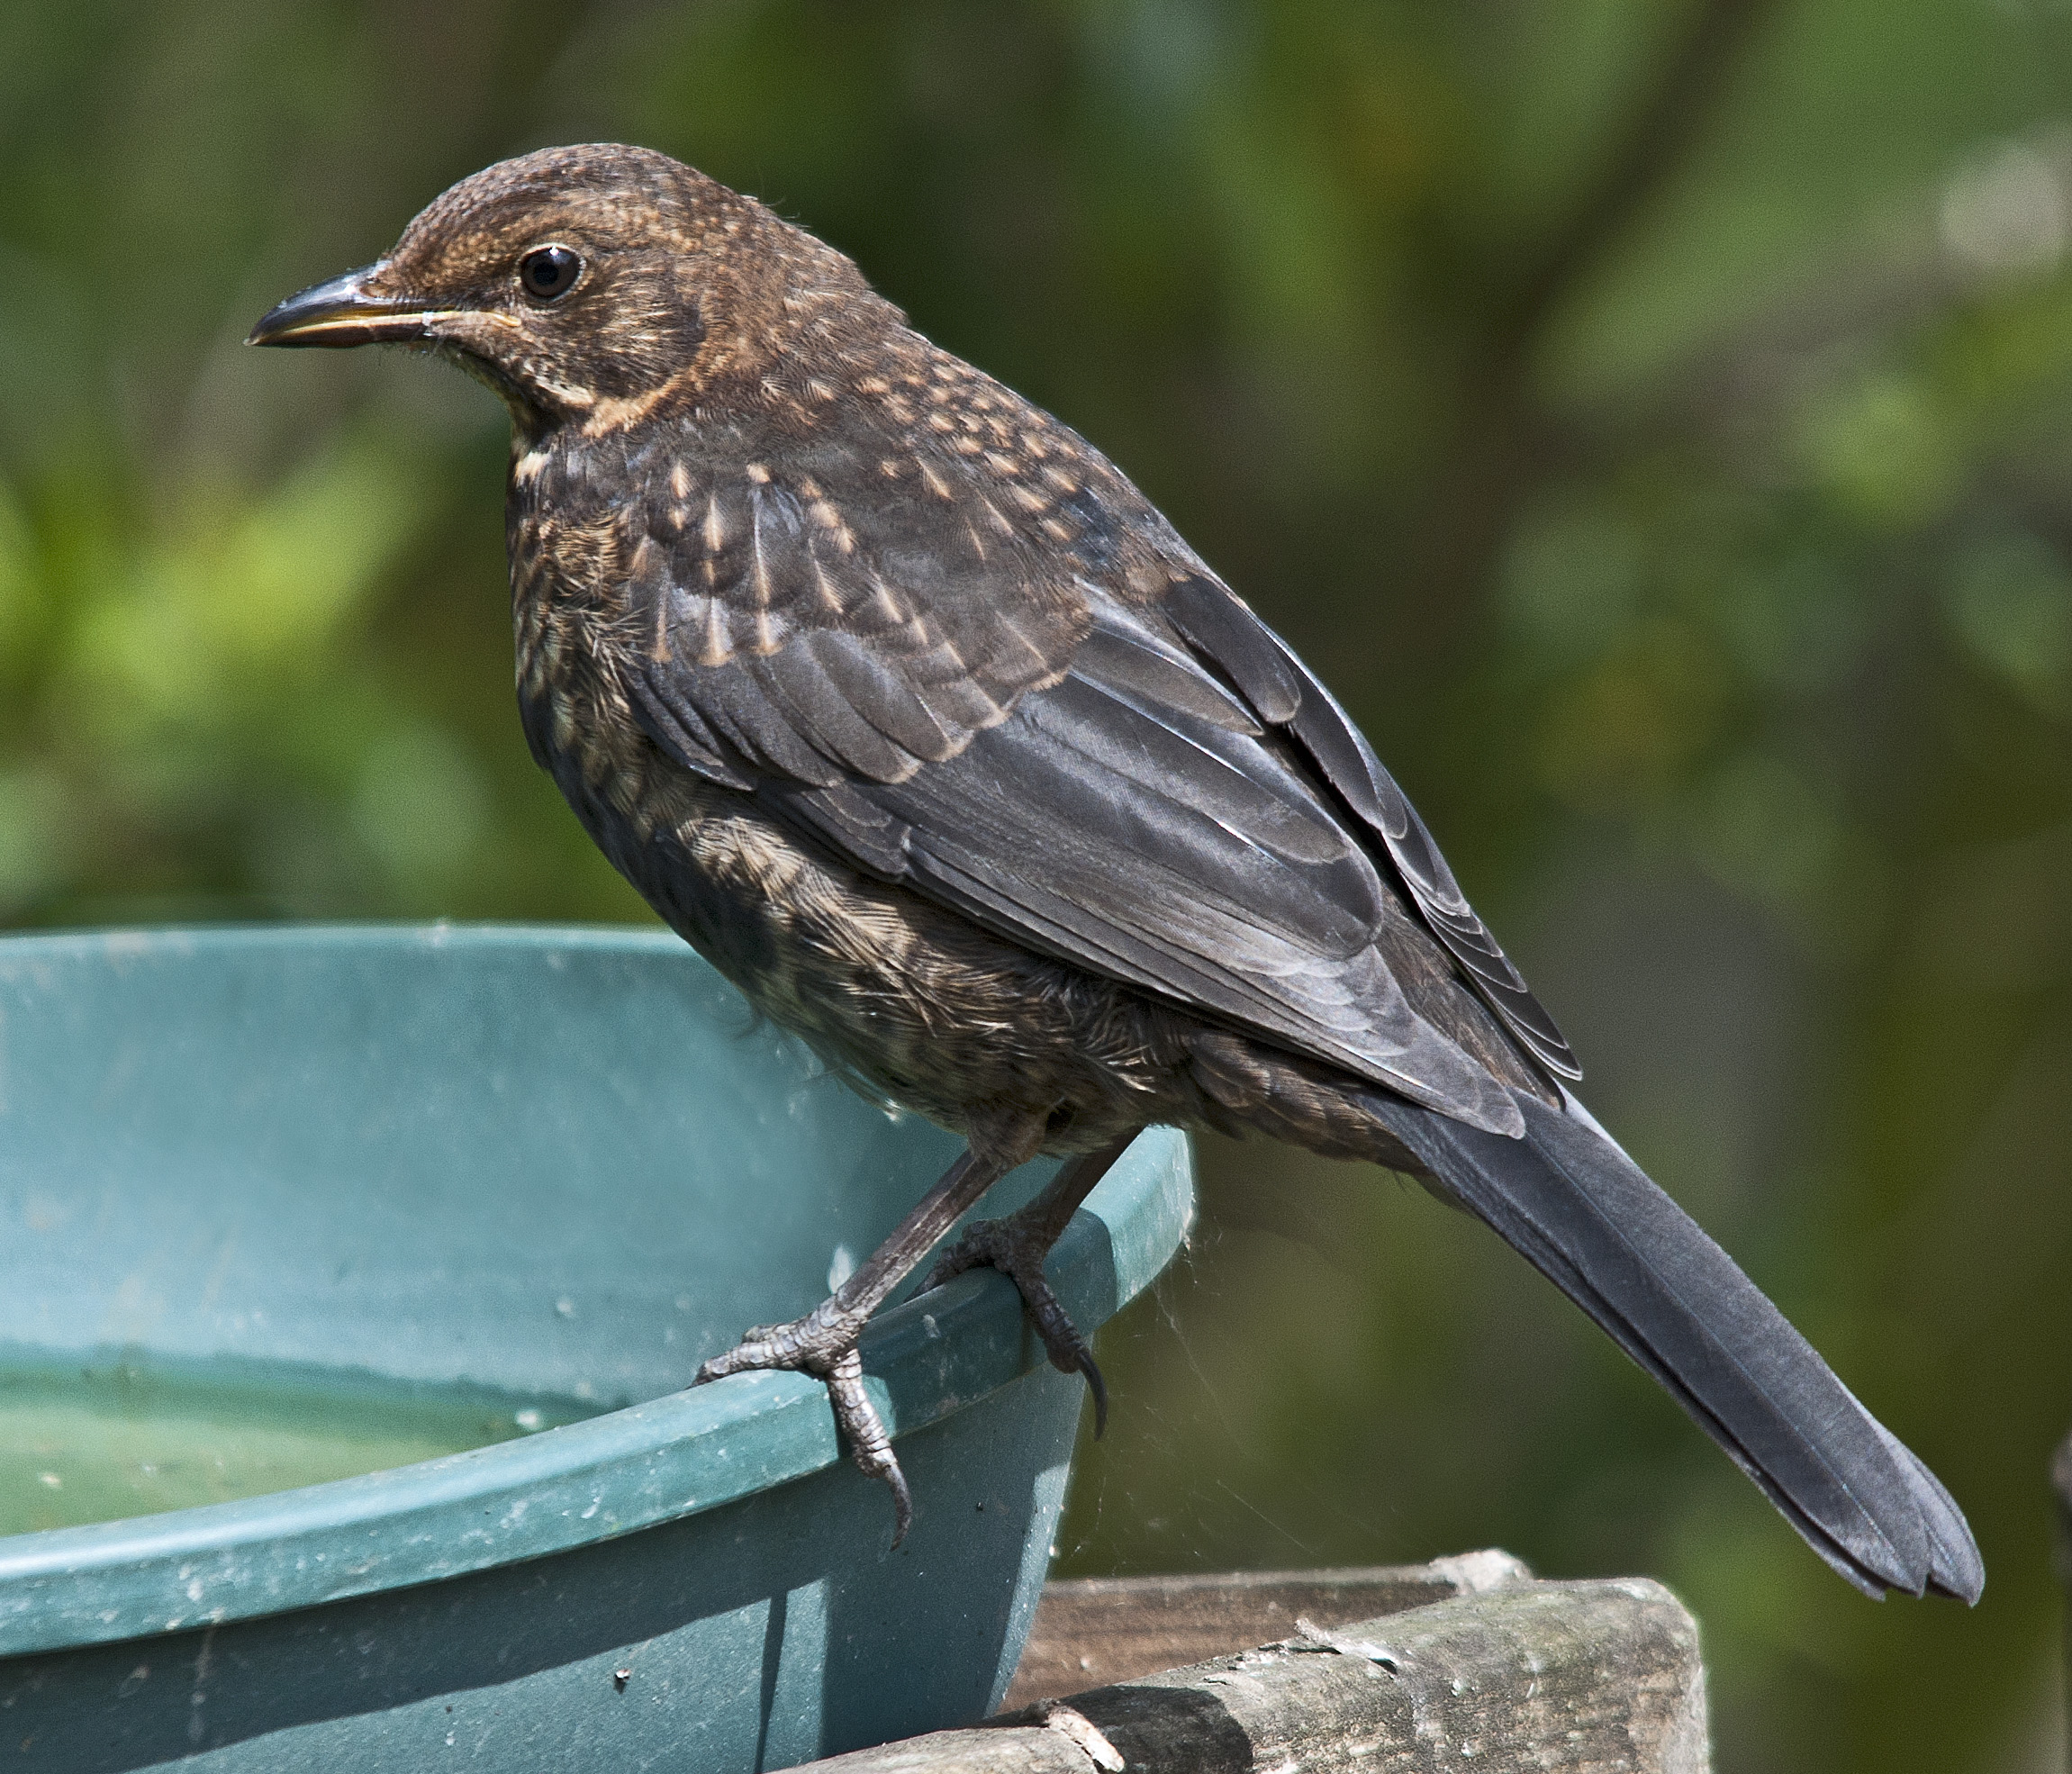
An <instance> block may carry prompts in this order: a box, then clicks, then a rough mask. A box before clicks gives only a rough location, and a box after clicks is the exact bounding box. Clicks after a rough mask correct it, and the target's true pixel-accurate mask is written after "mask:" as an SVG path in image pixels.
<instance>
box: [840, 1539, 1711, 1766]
mask: <svg viewBox="0 0 2072 1774" xmlns="http://www.w3.org/2000/svg"><path fill="white" fill-rule="evenodd" d="M1307 1627H1308V1628H1309V1629H1308V1630H1304V1631H1302V1632H1300V1633H1298V1635H1296V1636H1294V1637H1292V1638H1290V1639H1289V1640H1287V1641H1285V1642H1283V1643H1280V1644H1275V1645H1268V1646H1266V1647H1263V1648H1262V1649H1259V1650H1254V1651H1248V1652H1241V1653H1239V1654H1237V1655H1235V1656H1228V1657H1218V1658H1216V1659H1214V1660H1212V1661H1208V1662H1206V1663H1199V1664H1196V1665H1195V1666H1193V1667H1192V1668H1190V1669H1183V1670H1169V1671H1167V1672H1165V1673H1163V1674H1160V1675H1154V1676H1147V1677H1145V1678H1142V1679H1138V1680H1135V1681H1126V1682H1121V1683H1117V1684H1114V1685H1111V1686H1108V1687H1106V1688H1095V1689H1092V1690H1090V1692H1087V1693H1083V1694H1078V1695H1074V1696H1073V1697H1072V1698H1071V1699H1070V1700H1069V1701H1068V1702H1064V1703H1062V1704H1061V1703H1058V1702H1046V1703H1044V1705H1043V1706H1038V1707H1033V1708H1030V1709H1029V1710H1028V1712H1027V1713H1026V1714H1024V1715H1018V1716H1017V1715H1004V1716H1003V1717H1002V1719H1001V1720H1000V1721H999V1722H998V1723H996V1724H992V1725H989V1726H981V1727H979V1728H977V1729H975V1730H972V1731H946V1732H937V1733H934V1734H932V1735H930V1736H927V1737H916V1738H912V1739H910V1740H909V1741H908V1742H903V1743H895V1744H891V1745H888V1746H887V1747H885V1748H883V1749H877V1750H861V1751H855V1752H854V1753H852V1754H849V1755H846V1756H837V1757H835V1758H834V1759H832V1760H828V1761H821V1762H814V1763H812V1764H810V1766H811V1768H812V1769H813V1770H814V1774H1094V1771H1095V1770H1100V1774H1121V1770H1124V1769H1128V1770H1133V1774H1266V1770H1269V1769H1271V1770H1273V1774H1296V1770H1301V1774H1337V1771H1338V1770H1345V1774H1352V1770H1359V1771H1360V1774H1436V1770H1439V1769H1448V1770H1457V1769H1461V1768H1466V1767H1473V1768H1483V1769H1536V1770H1557V1769H1566V1770H1574V1771H1575V1774H1583V1771H1584V1770H1589V1774H1614V1770H1618V1774H1706V1769H1708V1768H1709V1767H1710V1765H1711V1764H1710V1760H1709V1757H1708V1751H1707V1748H1706V1704H1705V1678H1704V1671H1703V1669H1702V1666H1701V1665H1700V1663H1699V1661H1698V1643H1697V1625H1696V1624H1695V1623H1694V1622H1693V1621H1692V1619H1691V1617H1690V1616H1689V1615H1688V1614H1687V1613H1686V1612H1685V1611H1684V1609H1683V1608H1682V1607H1681V1606H1680V1605H1679V1604H1678V1602H1677V1600H1676V1598H1674V1597H1673V1596H1671V1595H1670V1594H1669V1591H1668V1590H1666V1589H1664V1588H1662V1587H1661V1586H1660V1584H1657V1583H1651V1582H1648V1581H1646V1580H1644V1579H1621V1580H1617V1581H1612V1582H1595V1583H1520V1584H1516V1585H1511V1586H1506V1587H1501V1588H1495V1589H1491V1590H1488V1591H1487V1592H1485V1593H1483V1594H1479V1595H1463V1596H1459V1597H1456V1598H1454V1599H1452V1600H1449V1601H1442V1602H1436V1603H1433V1604H1431V1605H1429V1606H1426V1607H1416V1608H1412V1609H1409V1610H1407V1611H1406V1612H1403V1613H1398V1614H1392V1615H1383V1616H1378V1617H1376V1618H1373V1619H1371V1620H1366V1621H1362V1622H1359V1623H1356V1624H1353V1625H1346V1626H1344V1627H1341V1628H1339V1629H1337V1630H1335V1631H1334V1630H1331V1629H1328V1628H1325V1627H1321V1626H1318V1625H1316V1623H1315V1622H1309V1623H1307Z"/></svg>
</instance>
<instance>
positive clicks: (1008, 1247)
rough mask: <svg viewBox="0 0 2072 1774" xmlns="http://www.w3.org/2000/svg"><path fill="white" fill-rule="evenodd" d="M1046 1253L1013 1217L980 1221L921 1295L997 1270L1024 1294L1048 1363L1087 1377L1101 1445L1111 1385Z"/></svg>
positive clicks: (941, 1260)
mask: <svg viewBox="0 0 2072 1774" xmlns="http://www.w3.org/2000/svg"><path fill="white" fill-rule="evenodd" d="M1048 1254H1049V1241H1047V1240H1045V1239H1041V1238H1039V1237H1038V1236H1037V1235H1036V1234H1035V1233H1033V1232H1032V1231H1031V1229H1030V1228H1029V1227H1027V1226H1020V1225H1017V1224H1016V1217H1015V1216H1014V1215H1011V1214H1010V1215H1009V1216H1008V1217H1007V1218H1005V1219H982V1220H980V1221H978V1222H977V1223H976V1224H975V1225H973V1226H966V1227H965V1228H964V1235H962V1236H961V1237H960V1238H958V1240H957V1241H956V1243H955V1244H954V1245H951V1246H950V1247H949V1248H948V1249H947V1250H946V1251H945V1252H944V1253H943V1254H942V1255H941V1256H939V1257H937V1258H936V1264H935V1267H934V1268H932V1269H931V1270H929V1271H928V1277H927V1281H923V1282H922V1283H921V1291H923V1292H924V1293H925V1292H926V1291H927V1290H928V1289H930V1288H939V1287H941V1286H942V1284H943V1283H944V1282H945V1281H948V1280H950V1279H951V1277H952V1276H955V1275H961V1274H963V1273H964V1271H965V1270H967V1269H980V1268H986V1269H997V1270H999V1271H1000V1273H1001V1274H1003V1275H1005V1276H1006V1277H1007V1278H1008V1279H1009V1281H1012V1282H1013V1283H1014V1284H1015V1287H1016V1289H1017V1290H1018V1291H1019V1292H1020V1294H1021V1297H1022V1305H1023V1307H1024V1308H1026V1309H1027V1312H1028V1315H1029V1319H1030V1321H1031V1322H1032V1323H1033V1324H1034V1325H1035V1326H1036V1335H1037V1336H1039V1337H1040V1338H1042V1339H1043V1346H1044V1352H1045V1353H1046V1354H1047V1355H1048V1356H1049V1357H1050V1364H1051V1365H1052V1366H1053V1367H1054V1368H1055V1369H1057V1371H1059V1372H1060V1373H1079V1374H1083V1375H1085V1377H1086V1384H1087V1389H1088V1390H1089V1391H1090V1392H1091V1393H1092V1394H1093V1434H1094V1439H1095V1440H1096V1441H1099V1439H1100V1437H1101V1435H1103V1434H1105V1433H1106V1431H1107V1429H1108V1382H1107V1381H1106V1380H1103V1379H1102V1378H1101V1375H1100V1368H1099V1364H1098V1363H1097V1362H1095V1361H1094V1359H1093V1351H1092V1350H1091V1349H1090V1348H1088V1347H1087V1342H1086V1339H1085V1338H1084V1337H1083V1336H1081V1335H1080V1334H1079V1326H1077V1325H1075V1324H1073V1323H1072V1316H1071V1314H1070V1313H1068V1312H1067V1311H1066V1310H1065V1309H1064V1308H1063V1305H1061V1304H1060V1303H1059V1300H1058V1297H1057V1295H1056V1294H1055V1293H1054V1292H1053V1291H1052V1290H1051V1284H1050V1283H1049V1282H1048V1281H1045V1279H1044V1272H1043V1262H1044V1258H1045V1256H1046V1255H1048Z"/></svg>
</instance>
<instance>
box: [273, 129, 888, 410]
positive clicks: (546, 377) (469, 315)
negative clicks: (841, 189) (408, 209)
mask: <svg viewBox="0 0 2072 1774" xmlns="http://www.w3.org/2000/svg"><path fill="white" fill-rule="evenodd" d="M865 288H866V286H865V285H864V282H863V279H862V277H861V276H860V275H859V274H858V273H857V271H856V269H855V266H853V265H852V264H851V263H850V262H849V261H848V260H847V259H846V258H843V257H842V255H841V254H839V253H837V252H836V251H834V250H833V249H830V248H828V247H825V246H822V245H821V244H820V243H819V241H817V240H813V239H812V238H811V237H810V235H807V234H805V233H803V232H801V231H799V230H797V229H795V228H792V227H791V226H790V225H789V224H788V223H786V222H783V221H781V220H779V219H778V218H777V217H776V216H774V215H773V214H772V213H770V212H769V211H768V210H766V209H765V208H764V207H763V205H762V204H758V203H756V201H755V200H754V199H753V198H749V197H743V196H740V195H737V193H735V192H732V191H729V190H728V189H727V187H726V186H722V185H719V184H718V183H716V182H715V181H714V180H712V179H710V178H707V177H706V176H704V175H703V174H702V173H700V172H696V171H693V170H692V168H691V167H686V166H683V164H681V163H680V162H678V161H675V160H673V159H671V158H669V157H668V156H667V155H665V154H657V153H655V152H653V151H652V150H650V149H643V148H626V147H620V146H618V145H616V144H611V143H599V144H593V145H590V146H587V147H581V148H556V149H543V150H542V151H540V152H538V153H537V154H528V155H524V156H522V157H521V158H518V159H514V160H505V161H502V162H501V163H500V164H498V165H496V166H493V167H488V168H487V169H486V170H484V171H483V172H479V173H476V174H475V175H474V176H472V177H470V178H466V179H463V180H462V181H461V182H460V183H459V184H458V185H456V186H453V187H452V188H451V189H450V190H448V191H447V192H446V193H445V194H444V195H441V196H439V197H438V198H436V199H435V200H434V201H433V202H432V203H431V204H430V205H429V206H427V207H426V208H425V209H424V210H423V211H422V212H421V213H419V215H418V216H417V217H416V219H415V220H414V221H412V222H411V224H410V225H409V227H407V228H406V229H404V230H403V238H402V239H401V240H398V241H397V242H396V244H395V246H394V249H392V250H391V251H389V252H388V253H387V254H386V255H385V257H383V258H379V259H377V260H375V263H374V264H372V265H369V266H366V267H363V268H362V269H360V270H357V271H348V272H347V273H346V274H345V275H344V276H339V277H334V278H332V279H331V280H330V282H329V283H323V284H318V285H315V286H314V287H312V288H310V289H306V290H304V291H303V292H302V294H299V295H294V296H290V297H289V298H288V299H287V300H286V301H285V302H284V303H280V305H279V306H277V307H276V308H275V309H274V310H273V311H272V312H269V313H268V314H267V315H266V317H265V318H264V319H262V320H261V321H259V323H258V326H256V327H255V328H253V329H252V332H251V336H250V338H249V339H248V340H247V343H249V344H252V345H328V346H346V345H372V344H404V345H412V346H416V347H419V348H429V349H430V350H433V351H436V352H438V353H439V354H440V355H442V356H446V357H449V358H453V359H454V360H455V361H457V363H459V364H460V366H461V367H463V368H465V369H466V370H467V371H468V372H469V373H470V374H472V375H474V376H478V377H480V378H481V379H482V380H483V381H484V382H486V383H488V384H489V385H490V386H492V387H493V388H494V389H495V390H496V392H497V393H498V394H502V396H503V398H504V401H505V403H506V404H507V405H509V406H510V408H511V413H512V416H513V418H514V419H515V420H516V421H518V424H519V427H520V430H521V431H523V432H526V433H529V434H537V433H538V432H540V431H543V430H547V429H548V428H550V427H552V426H555V425H557V424H564V423H575V424H578V425H580V426H582V427H583V429H584V430H587V431H590V432H592V433H593V434H596V433H599V432H602V431H604V430H611V429H615V428H617V427H618V426H620V425H624V424H629V423H632V422H634V421H637V420H638V419H639V418H641V417H644V416H646V415H647V413H648V412H652V411H653V410H654V409H655V408H656V406H657V405H659V404H660V403H662V402H663V401H664V400H665V399H667V398H669V397H670V396H671V395H673V394H682V395H683V396H686V397H697V396H700V395H702V394H709V393H710V392H711V391H712V390H713V389H714V387H715V386H716V385H718V384H719V383H721V382H723V381H725V380H726V379H728V377H733V378H735V379H737V380H739V379H741V378H744V377H746V378H748V379H749V380H750V381H753V380H754V378H755V376H756V373H757V372H759V371H762V370H765V369H766V368H767V367H768V366H769V363H770V360H771V359H772V358H775V357H779V356H782V355H783V352H784V351H785V349H786V347H787V344H788V343H789V342H791V340H792V336H793V335H794V334H795V333H796V332H797V331H798V326H797V324H796V323H797V321H798V320H799V318H800V313H801V309H805V310H810V309H812V308H816V307H819V306H821V305H822V302H821V300H820V299H819V298H821V297H822V296H826V297H837V296H847V297H849V298H850V299H852V300H853V299H854V297H855V294H857V293H859V292H864V291H865ZM828 305H832V304H828Z"/></svg>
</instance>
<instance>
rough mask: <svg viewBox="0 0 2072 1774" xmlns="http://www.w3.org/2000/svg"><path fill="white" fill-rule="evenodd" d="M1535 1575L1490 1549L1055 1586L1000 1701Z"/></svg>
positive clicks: (1063, 1690)
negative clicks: (1298, 1626) (1430, 1557)
mask: <svg viewBox="0 0 2072 1774" xmlns="http://www.w3.org/2000/svg"><path fill="white" fill-rule="evenodd" d="M1532 1575H1533V1573H1532V1572H1531V1571H1530V1570H1526V1568H1525V1566H1524V1565H1523V1564H1522V1563H1520V1562H1519V1561H1517V1560H1516V1559H1515V1558H1513V1557H1512V1556H1511V1555H1510V1554H1509V1553H1508V1552H1467V1553H1463V1554H1462V1555H1461V1556H1460V1557H1459V1558H1451V1559H1438V1560H1434V1561H1433V1562H1432V1563H1430V1564H1391V1565H1367V1566H1352V1567H1346V1568H1341V1569H1336V1570H1247V1571H1226V1572H1218V1573H1216V1574H1213V1575H1209V1574H1202V1575H1188V1576H1177V1577H1089V1578H1076V1579H1066V1580H1064V1581H1062V1582H1055V1583H1047V1584H1045V1586H1044V1592H1043V1599H1042V1601H1041V1602H1039V1603H1038V1604H1037V1607H1036V1624H1035V1625H1033V1626H1032V1627H1031V1628H1030V1629H1029V1641H1028V1644H1027V1648H1026V1649H1025V1650H1024V1651H1023V1652H1022V1660H1021V1662H1020V1664H1019V1665H1018V1667H1017V1669H1016V1670H1015V1679H1014V1681H1013V1684H1012V1685H1011V1686H1010V1687H1009V1689H1008V1694H1007V1698H1006V1699H1005V1700H1004V1701H1002V1702H1001V1706H1002V1709H1003V1710H1004V1711H1008V1712H1012V1711H1014V1710H1015V1709H1016V1708H1018V1707H1020V1706H1028V1705H1030V1704H1031V1703H1032V1702H1034V1701H1036V1700H1041V1699H1044V1698H1045V1697H1051V1696H1056V1695H1062V1694H1076V1693H1078V1692H1079V1690H1080V1689H1081V1688H1099V1687H1102V1686H1104V1685H1105V1684H1107V1683H1109V1682H1117V1681H1127V1680H1129V1679H1131V1678H1133V1677H1136V1676H1147V1675H1150V1674H1152V1673H1154V1671H1156V1670H1175V1669H1178V1668H1180V1667H1181V1665H1182V1664H1186V1663H1200V1662H1205V1661H1208V1659H1209V1658H1211V1657H1221V1656H1224V1655H1226V1654H1227V1653H1228V1652H1234V1651H1244V1650H1246V1649H1248V1648H1249V1647H1251V1646H1253V1645H1257V1644H1267V1643H1271V1642H1272V1641H1273V1640H1275V1639H1282V1638H1287V1637H1289V1635H1290V1634H1293V1633H1294V1631H1295V1623H1296V1621H1297V1620H1298V1619H1307V1620H1308V1621H1310V1622H1311V1623H1312V1624H1314V1625H1319V1626H1326V1627H1329V1626H1341V1625H1344V1624H1345V1623H1346V1622H1348V1621H1352V1620H1371V1619H1373V1618H1375V1617H1376V1616H1379V1615H1383V1614H1399V1613H1401V1612H1402V1611H1403V1610H1404V1609H1405V1608H1408V1607H1425V1605H1426V1604H1428V1603H1431V1602H1435V1601H1448V1600H1451V1599H1452V1598H1453V1597H1455V1596H1463V1595H1479V1594H1481V1593H1483V1592H1484V1591H1486V1590H1489V1589H1493V1588H1498V1587H1500V1586H1501V1585H1503V1584H1506V1583H1519V1582H1529V1581H1531V1579H1532Z"/></svg>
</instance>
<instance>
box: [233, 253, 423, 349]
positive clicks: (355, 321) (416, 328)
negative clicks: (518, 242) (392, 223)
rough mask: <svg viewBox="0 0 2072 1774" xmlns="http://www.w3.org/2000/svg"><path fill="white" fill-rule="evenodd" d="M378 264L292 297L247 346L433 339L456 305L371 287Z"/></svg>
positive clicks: (258, 328) (265, 319) (263, 323)
mask: <svg viewBox="0 0 2072 1774" xmlns="http://www.w3.org/2000/svg"><path fill="white" fill-rule="evenodd" d="M378 268H379V267H376V266H373V265H363V266H362V267H360V268H359V269H358V270H357V271H348V272H347V273H346V274H345V275H344V276H342V277H333V278H332V279H331V280H330V282H329V283H328V284H318V285H314V286H312V288H309V289H306V290H304V291H303V293H302V294H300V295H291V296H290V297H288V299H287V300H286V301H285V302H284V303H281V304H280V305H279V306H278V307H276V308H274V309H272V310H270V311H269V312H267V314H266V315H265V316H264V317H263V318H262V319H261V320H260V321H259V323H258V325H257V326H256V327H254V328H253V329H252V330H251V335H250V337H249V338H248V339H246V340H245V343H246V344H248V345H378V344H380V343H382V342H383V341H384V340H391V341H396V340H408V339H429V338H430V337H432V334H433V330H434V326H435V323H436V322H438V321H442V320H446V319H448V318H450V317H451V315H452V313H453V312H455V311H453V310H451V309H430V308H427V307H425V306H424V304H423V303H421V302H412V301H411V300H409V299H408V298H407V297H402V296H393V295H382V294H378V293H376V292H375V291H374V290H372V289H369V288H368V287H367V279H368V278H369V277H370V276H372V275H373V274H374V272H375V270H377V269H378Z"/></svg>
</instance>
